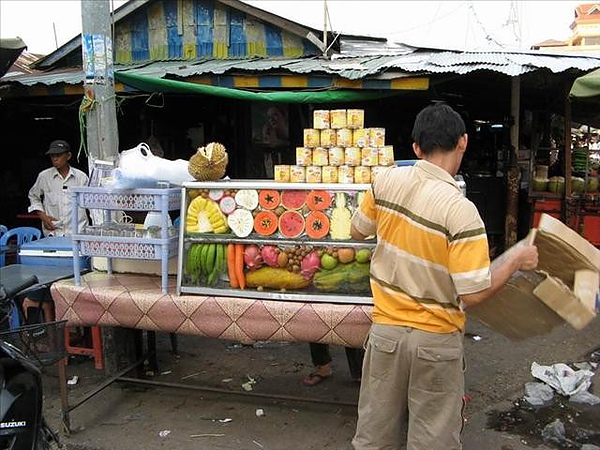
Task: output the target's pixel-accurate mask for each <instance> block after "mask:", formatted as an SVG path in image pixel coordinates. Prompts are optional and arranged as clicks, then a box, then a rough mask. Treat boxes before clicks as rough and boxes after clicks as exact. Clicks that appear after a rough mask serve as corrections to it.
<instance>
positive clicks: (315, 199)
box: [306, 190, 331, 211]
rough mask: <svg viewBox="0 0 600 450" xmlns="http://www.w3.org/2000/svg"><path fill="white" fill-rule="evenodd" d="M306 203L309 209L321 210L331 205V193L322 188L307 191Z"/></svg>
mask: <svg viewBox="0 0 600 450" xmlns="http://www.w3.org/2000/svg"><path fill="white" fill-rule="evenodd" d="M306 205H307V206H308V208H309V209H310V210H311V211H322V210H324V209H327V208H329V207H330V206H331V194H330V193H329V192H327V191H323V190H314V191H310V192H309V193H308V197H307V198H306Z"/></svg>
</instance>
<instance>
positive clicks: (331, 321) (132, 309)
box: [51, 272, 372, 347]
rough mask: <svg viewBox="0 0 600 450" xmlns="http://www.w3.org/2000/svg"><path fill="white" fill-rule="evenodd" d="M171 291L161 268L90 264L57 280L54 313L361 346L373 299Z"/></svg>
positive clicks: (154, 327) (118, 323)
mask: <svg viewBox="0 0 600 450" xmlns="http://www.w3.org/2000/svg"><path fill="white" fill-rule="evenodd" d="M175 291H176V286H175V279H174V278H170V279H169V286H168V293H166V294H163V293H162V291H161V278H160V277H158V276H147V275H135V274H112V275H109V274H107V273H104V272H90V273H88V274H85V275H83V276H82V279H81V285H80V286H75V283H74V280H73V279H68V280H62V281H58V282H55V283H54V284H53V285H52V288H51V292H52V298H53V299H54V302H55V305H56V318H57V320H60V319H67V320H68V321H69V322H68V324H69V326H93V325H100V326H115V327H124V328H135V329H140V330H149V331H162V332H168V333H179V334H193V335H200V336H205V337H210V338H217V339H227V340H233V341H238V342H242V343H248V344H250V343H252V342H256V341H268V340H271V341H299V342H322V343H328V344H334V345H343V346H349V347H361V346H362V343H363V340H364V338H365V336H366V334H367V332H368V329H369V326H370V325H371V321H370V314H371V309H372V306H371V305H346V304H340V303H335V304H330V303H308V302H307V303H303V302H292V301H275V300H257V299H247V298H234V297H207V296H201V295H180V296H178V295H177V294H176V292H175Z"/></svg>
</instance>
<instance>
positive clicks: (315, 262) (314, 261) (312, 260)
mask: <svg viewBox="0 0 600 450" xmlns="http://www.w3.org/2000/svg"><path fill="white" fill-rule="evenodd" d="M320 266H321V258H319V254H318V253H317V252H316V251H314V252H310V253H309V254H308V255H306V256H305V257H304V258H303V259H302V262H301V263H300V273H301V274H302V276H303V277H304V278H306V279H307V280H310V279H311V278H312V276H313V275H314V274H315V272H316V271H317V270H318V269H319V267H320Z"/></svg>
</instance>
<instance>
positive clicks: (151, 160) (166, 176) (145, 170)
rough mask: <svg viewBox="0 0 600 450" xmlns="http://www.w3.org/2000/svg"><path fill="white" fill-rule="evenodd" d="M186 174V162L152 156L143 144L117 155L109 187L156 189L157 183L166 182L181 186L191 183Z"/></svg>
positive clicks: (190, 178)
mask: <svg viewBox="0 0 600 450" xmlns="http://www.w3.org/2000/svg"><path fill="white" fill-rule="evenodd" d="M193 180H194V178H193V177H192V176H191V175H190V173H189V172H188V161H186V160H184V159H177V160H175V161H172V160H169V159H165V158H160V157H158V156H155V155H153V154H152V151H151V150H150V147H149V146H148V144H146V143H145V142H142V143H140V144H138V145H137V146H136V147H134V148H132V149H129V150H123V151H122V152H121V153H120V155H119V162H118V167H117V168H116V169H115V170H114V171H113V180H112V182H111V183H110V186H109V187H112V188H114V189H135V188H149V187H156V183H157V182H158V181H168V182H169V183H171V184H175V185H181V184H182V183H184V182H185V181H193Z"/></svg>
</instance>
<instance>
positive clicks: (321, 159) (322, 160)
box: [312, 147, 329, 166]
mask: <svg viewBox="0 0 600 450" xmlns="http://www.w3.org/2000/svg"><path fill="white" fill-rule="evenodd" d="M312 163H313V165H314V166H328V165H329V151H328V150H327V149H326V148H325V147H316V148H313V151H312Z"/></svg>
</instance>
